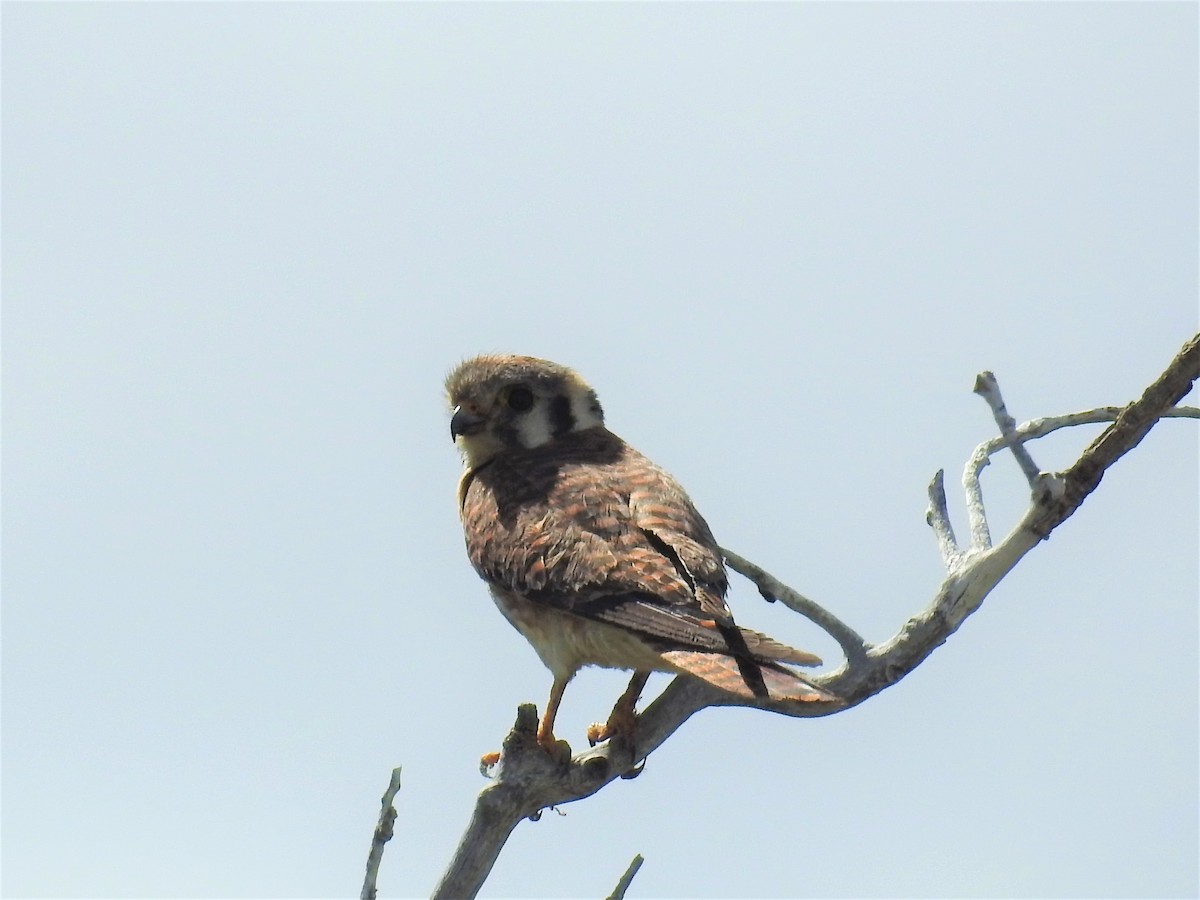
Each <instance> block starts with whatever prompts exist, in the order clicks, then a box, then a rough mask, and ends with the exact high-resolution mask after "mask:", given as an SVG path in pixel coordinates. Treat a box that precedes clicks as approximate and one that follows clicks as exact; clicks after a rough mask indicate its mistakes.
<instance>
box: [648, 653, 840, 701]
mask: <svg viewBox="0 0 1200 900" xmlns="http://www.w3.org/2000/svg"><path fill="white" fill-rule="evenodd" d="M661 655H662V658H663V660H664V661H665V662H667V663H668V664H669V665H670V666H671V667H672V668H673V669H675V670H676V671H679V672H686V673H687V674H689V675H694V676H696V677H697V678H699V679H701V680H702V681H707V682H708V683H709V684H711V685H712V686H713V687H716V688H720V689H721V690H723V691H728V692H729V693H731V694H735V695H737V696H739V697H746V698H747V699H752V698H754V697H764V696H766V697H770V699H772V700H793V701H798V702H804V703H837V702H839V700H838V698H837V697H836V696H835V695H833V694H831V693H829V692H828V691H825V690H822V689H821V688H819V687H817V686H816V685H813V684H810V683H809V682H807V681H806V680H805V679H803V678H801V677H800V676H799V675H797V674H796V673H795V672H793V671H792V670H791V669H789V668H787V667H786V666H782V665H779V664H778V663H771V662H764V661H757V660H755V661H751V660H747V659H744V658H740V659H739V658H735V657H733V656H729V655H728V654H725V653H705V652H703V651H696V650H665V651H663V653H662V654H661Z"/></svg>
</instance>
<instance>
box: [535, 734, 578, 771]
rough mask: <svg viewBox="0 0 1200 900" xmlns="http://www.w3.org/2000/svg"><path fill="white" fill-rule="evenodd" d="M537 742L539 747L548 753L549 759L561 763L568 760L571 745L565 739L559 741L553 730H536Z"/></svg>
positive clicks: (569, 758)
mask: <svg viewBox="0 0 1200 900" xmlns="http://www.w3.org/2000/svg"><path fill="white" fill-rule="evenodd" d="M537 742H538V746H539V747H541V748H542V749H543V750H545V751H546V752H547V753H549V754H550V758H551V759H553V760H555V761H556V762H560V763H563V764H566V763H568V762H570V760H571V745H570V744H568V743H567V742H566V741H560V740H559V739H558V738H556V737H555V736H554V734H553V732H549V731H546V732H543V731H538V735H537Z"/></svg>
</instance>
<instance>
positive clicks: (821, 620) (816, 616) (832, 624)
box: [721, 547, 868, 663]
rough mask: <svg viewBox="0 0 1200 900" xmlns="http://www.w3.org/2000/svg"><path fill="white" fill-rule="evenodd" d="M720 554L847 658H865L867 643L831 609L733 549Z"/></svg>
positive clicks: (852, 661) (724, 550)
mask: <svg viewBox="0 0 1200 900" xmlns="http://www.w3.org/2000/svg"><path fill="white" fill-rule="evenodd" d="M721 553H722V555H723V556H724V557H725V562H727V563H728V564H729V568H731V569H733V571H735V572H737V573H738V574H739V575H742V576H745V577H746V578H749V579H750V580H751V581H753V582H754V584H755V586H756V587H757V588H758V591H759V593H760V594H762V595H763V597H764V598H766V599H767V600H770V601H772V602H774V601H775V600H780V601H782V602H783V605H784V606H786V607H787V608H788V609H790V610H792V611H793V612H797V613H799V614H800V615H802V616H804V618H806V619H808V620H809V621H810V622H812V623H813V624H814V625H816V626H817V627H819V628H821V629H823V630H824V631H825V632H826V633H828V634H829V635H830V636H831V637H832V638H833V639H834V640H835V641H837V642H838V645H839V646H841V648H842V652H843V653H845V654H846V659H848V660H850V662H851V663H857V662H858V661H860V660H862V659H865V658H866V655H867V649H868V645H867V642H866V641H865V640H863V638H862V636H861V635H860V634H859V633H858V632H857V631H855V630H854V629H853V628H851V627H850V626H849V625H847V624H846V623H845V622H843V621H842V620H841V619H839V618H838V617H837V616H835V615H834V614H833V613H831V612H830V611H829V610H827V609H825V608H824V607H823V606H821V605H820V604H818V603H816V602H814V601H812V600H809V599H808V598H807V597H805V596H804V595H803V594H801V593H800V592H798V591H794V590H792V589H791V588H790V587H788V586H787V585H786V584H784V583H783V582H782V581H780V580H779V579H778V578H776V577H775V576H774V575H772V574H770V573H769V572H767V571H766V570H765V569H763V568H762V567H761V566H757V565H755V564H754V563H752V562H750V560H748V559H746V558H744V557H742V556H738V554H736V553H734V552H733V551H732V550H729V549H727V548H725V547H722V548H721Z"/></svg>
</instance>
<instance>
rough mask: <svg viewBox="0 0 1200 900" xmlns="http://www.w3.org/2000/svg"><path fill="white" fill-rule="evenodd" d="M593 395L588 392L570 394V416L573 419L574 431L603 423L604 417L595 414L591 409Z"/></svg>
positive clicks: (593, 400)
mask: <svg viewBox="0 0 1200 900" xmlns="http://www.w3.org/2000/svg"><path fill="white" fill-rule="evenodd" d="M594 403H595V399H594V397H593V396H592V395H591V393H588V392H583V391H580V392H577V393H573V394H572V395H571V416H572V417H573V418H574V419H575V428H574V429H573V430H574V431H584V430H586V429H588V428H595V427H596V426H597V425H603V424H604V419H602V418H601V417H600V416H598V415H596V412H595V410H594V409H593V404H594Z"/></svg>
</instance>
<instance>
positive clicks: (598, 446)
mask: <svg viewBox="0 0 1200 900" xmlns="http://www.w3.org/2000/svg"><path fill="white" fill-rule="evenodd" d="M446 392H447V395H448V400H449V403H450V407H451V408H452V409H453V414H452V416H451V419H450V435H451V437H452V439H453V440H454V442H455V444H456V445H457V446H458V448H459V450H460V451H461V452H462V455H463V459H464V462H465V464H466V472H465V473H464V474H463V476H462V480H461V481H460V482H459V486H458V505H459V511H460V514H461V517H462V523H463V530H464V532H465V534H466V544H467V554H468V556H469V557H470V559H471V564H472V565H473V566H474V567H475V570H476V571H477V572H478V573H479V575H480V577H482V578H483V580H484V581H485V582H487V585H488V587H489V589H490V590H491V593H492V597H493V598H494V599H495V601H496V605H497V606H498V607H499V608H500V611H501V612H502V613H503V614H504V616H505V617H506V618H507V619H508V621H509V622H511V623H512V625H513V626H514V627H515V628H516V629H517V630H518V631H520V632H521V634H523V635H524V636H525V638H526V639H527V640H528V641H529V643H531V644H532V645H533V648H534V650H536V651H537V654H538V656H540V657H541V659H542V662H543V663H545V664H546V667H547V668H548V669H550V671H551V673H552V674H553V676H554V683H553V686H552V687H551V689H550V698H549V700H548V701H547V703H546V708H545V710H544V712H543V715H542V718H541V721H540V723H539V726H538V732H537V739H538V742H539V743H540V744H541V745H542V746H544V747H546V748H547V749H552V748H553V747H554V745H555V738H554V718H555V715H556V713H557V712H558V707H559V703H560V702H561V700H562V696H563V691H564V689H565V688H566V686H567V683H568V682H569V681H570V680H571V678H572V677H573V676H574V675H575V673H576V672H577V671H578V670H579V669H580V668H581V667H583V666H587V665H594V666H604V667H609V668H618V669H632V670H634V675H633V678H632V679H631V681H630V684H629V688H628V690H627V691H626V692H625V693H624V694H623V695H622V696H621V698H620V699H619V700H618V701H617V704H616V706H615V707H614V708H613V711H612V715H611V716H610V717H609V719H608V722H607V723H606V724H605V725H594V726H592V728H591V729H589V732H588V736H589V738H590V739H591V740H592V741H593V743H594V742H596V741H599V740H603V739H605V738H608V737H610V736H612V735H613V734H623V735H625V736H626V737H631V735H632V731H633V727H634V722H635V713H634V709H635V706H636V703H637V700H638V697H639V696H640V695H641V691H642V688H643V687H644V686H645V683H646V679H647V678H648V677H649V675H650V672H651V671H666V672H681V673H684V674H687V675H691V676H694V677H696V678H700V679H702V680H704V681H706V682H708V683H709V684H711V685H714V686H715V687H717V688H720V689H721V690H723V691H728V692H729V693H731V694H736V695H739V696H742V697H761V698H767V697H769V698H771V699H775V700H790V701H796V702H837V698H835V697H834V696H832V695H830V694H829V693H827V692H825V691H823V690H821V689H819V688H817V687H815V686H813V685H812V684H810V683H809V682H807V681H805V680H804V679H803V678H802V677H800V675H798V674H797V673H796V672H794V671H793V670H792V669H790V668H788V667H787V666H786V665H784V663H792V664H795V665H801V666H811V665H818V664H819V663H820V662H821V661H820V659H818V658H817V657H816V656H814V655H813V654H811V653H806V652H805V651H803V650H796V649H794V648H792V647H789V646H787V645H785V644H781V643H779V642H778V641H775V640H773V639H772V638H769V637H767V636H766V635H763V634H759V633H758V632H756V631H750V630H749V629H746V628H740V627H738V626H737V625H736V624H734V621H733V616H732V615H731V614H730V611H729V607H728V606H726V604H725V593H726V591H727V589H728V587H729V582H728V578H727V576H726V573H725V564H724V560H723V558H722V555H721V550H720V547H719V546H718V545H717V542H716V540H715V539H714V538H713V535H712V532H711V531H710V530H709V527H708V523H706V522H705V521H704V519H703V518H702V517H701V515H700V513H699V512H697V511H696V508H695V507H694V506H693V505H692V502H691V500H690V499H688V496H687V494H686V493H684V490H683V488H682V487H680V486H679V484H678V482H676V481H675V479H674V478H672V477H671V476H670V475H669V474H667V473H666V472H665V471H663V470H662V469H660V468H659V467H658V466H656V465H655V464H654V463H653V462H651V461H650V460H649V459H647V458H646V457H645V456H643V455H642V454H640V453H639V452H638V451H637V450H635V449H633V448H632V447H630V446H629V445H628V444H626V443H625V442H624V441H623V440H621V438H619V437H617V436H616V435H615V434H613V433H612V432H611V431H609V430H608V429H607V428H605V427H604V413H603V411H602V410H601V407H600V402H599V401H598V400H597V399H596V393H595V391H593V390H592V389H591V388H590V387H588V385H587V384H586V383H585V382H584V381H583V379H582V378H580V377H579V376H578V375H577V374H576V373H575V372H573V371H572V370H571V369H568V368H566V367H565V366H561V365H558V364H556V363H552V362H549V361H548V360H544V359H534V358H532V357H528V356H505V355H496V356H479V357H476V358H474V359H470V360H467V361H466V362H464V363H462V364H461V365H460V366H458V368H456V369H455V370H454V371H453V372H452V373H451V374H450V375H449V377H448V378H447V379H446Z"/></svg>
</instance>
